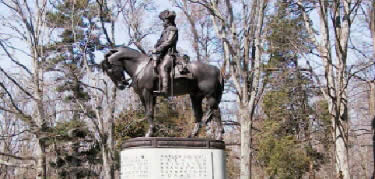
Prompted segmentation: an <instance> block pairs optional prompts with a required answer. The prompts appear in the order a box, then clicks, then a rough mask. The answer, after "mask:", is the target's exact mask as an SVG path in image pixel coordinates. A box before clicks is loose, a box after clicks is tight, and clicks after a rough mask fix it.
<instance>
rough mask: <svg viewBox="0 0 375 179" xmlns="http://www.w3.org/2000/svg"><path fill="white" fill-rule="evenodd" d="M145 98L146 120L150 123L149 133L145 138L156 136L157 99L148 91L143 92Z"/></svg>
mask: <svg viewBox="0 0 375 179" xmlns="http://www.w3.org/2000/svg"><path fill="white" fill-rule="evenodd" d="M143 97H144V106H145V111H146V116H145V118H146V119H147V121H148V125H149V128H148V131H147V133H146V135H145V137H152V135H153V134H154V128H155V126H154V106H155V97H154V96H153V95H152V93H151V92H150V91H148V90H146V89H145V90H144V91H143Z"/></svg>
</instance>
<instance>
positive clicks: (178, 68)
mask: <svg viewBox="0 0 375 179" xmlns="http://www.w3.org/2000/svg"><path fill="white" fill-rule="evenodd" d="M169 55H171V56H172V57H173V69H172V70H171V73H170V77H171V79H180V78H187V79H193V74H192V73H191V70H190V57H189V56H188V55H186V54H184V55H183V56H180V55H179V54H178V53H173V54H169ZM150 59H151V60H152V57H150ZM159 65H160V64H158V66H159ZM155 78H159V75H156V76H155Z"/></svg>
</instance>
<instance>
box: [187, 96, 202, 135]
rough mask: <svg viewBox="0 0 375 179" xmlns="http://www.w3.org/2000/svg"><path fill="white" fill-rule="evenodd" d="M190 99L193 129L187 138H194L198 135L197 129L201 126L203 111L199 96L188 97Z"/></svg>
mask: <svg viewBox="0 0 375 179" xmlns="http://www.w3.org/2000/svg"><path fill="white" fill-rule="evenodd" d="M190 99H191V106H192V108H193V112H194V127H193V131H192V132H191V135H190V136H189V137H195V136H197V135H198V132H199V128H200V127H201V126H202V124H201V123H202V116H203V111H202V100H203V98H202V97H200V96H194V95H190Z"/></svg>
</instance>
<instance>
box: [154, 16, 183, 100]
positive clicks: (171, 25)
mask: <svg viewBox="0 0 375 179" xmlns="http://www.w3.org/2000/svg"><path fill="white" fill-rule="evenodd" d="M159 18H160V19H161V20H162V21H163V26H164V30H163V32H162V34H161V36H160V39H159V40H158V41H157V43H156V45H155V46H154V50H153V51H152V59H153V64H154V68H156V67H157V64H158V63H159V61H161V62H160V68H159V69H160V70H159V73H160V78H161V81H162V90H161V91H156V92H158V93H161V94H162V95H167V94H168V82H169V74H170V72H171V70H172V65H173V58H174V57H173V54H174V53H177V50H176V44H177V40H178V29H177V27H176V24H175V22H174V20H175V18H176V13H175V12H174V11H168V10H164V11H163V12H161V13H160V15H159Z"/></svg>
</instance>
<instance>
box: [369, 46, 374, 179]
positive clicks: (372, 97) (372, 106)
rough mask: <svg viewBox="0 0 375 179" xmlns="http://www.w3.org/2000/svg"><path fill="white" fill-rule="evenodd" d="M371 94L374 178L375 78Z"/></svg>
mask: <svg viewBox="0 0 375 179" xmlns="http://www.w3.org/2000/svg"><path fill="white" fill-rule="evenodd" d="M374 45H375V42H374ZM374 48H375V46H374ZM374 53H375V52H374ZM374 56H375V55H374ZM369 96H370V99H369V100H370V101H369V103H370V104H369V107H370V110H369V111H370V117H371V126H372V157H373V161H374V163H373V166H374V167H373V174H372V178H374V177H375V81H374V80H373V81H371V82H370V95H369Z"/></svg>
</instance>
